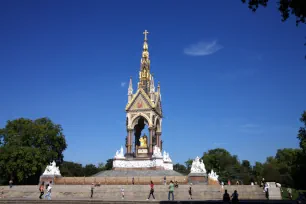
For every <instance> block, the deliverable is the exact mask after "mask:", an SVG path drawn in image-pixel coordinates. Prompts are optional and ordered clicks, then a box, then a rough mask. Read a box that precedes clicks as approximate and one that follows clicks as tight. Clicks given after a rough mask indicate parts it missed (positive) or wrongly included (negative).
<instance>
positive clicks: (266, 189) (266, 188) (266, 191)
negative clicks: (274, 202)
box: [265, 183, 269, 200]
mask: <svg viewBox="0 0 306 204" xmlns="http://www.w3.org/2000/svg"><path fill="white" fill-rule="evenodd" d="M265 195H266V198H267V200H269V186H268V184H267V183H266V186H265Z"/></svg>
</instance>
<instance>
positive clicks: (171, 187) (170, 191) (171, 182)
mask: <svg viewBox="0 0 306 204" xmlns="http://www.w3.org/2000/svg"><path fill="white" fill-rule="evenodd" d="M170 194H172V200H174V184H173V181H172V180H171V181H170V184H169V193H168V200H170Z"/></svg>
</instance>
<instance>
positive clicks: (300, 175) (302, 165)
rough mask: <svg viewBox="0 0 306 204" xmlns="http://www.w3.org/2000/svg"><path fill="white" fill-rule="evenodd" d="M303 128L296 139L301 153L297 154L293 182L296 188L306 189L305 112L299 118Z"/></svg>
mask: <svg viewBox="0 0 306 204" xmlns="http://www.w3.org/2000/svg"><path fill="white" fill-rule="evenodd" d="M300 121H301V122H302V124H303V126H302V127H300V129H299V133H298V136H297V138H298V139H299V141H300V148H301V152H300V153H299V154H298V158H297V166H296V169H297V171H296V175H295V176H296V177H295V180H296V181H297V182H296V185H297V187H299V188H306V183H305V180H306V174H305V172H306V111H304V112H303V113H302V116H301V118H300Z"/></svg>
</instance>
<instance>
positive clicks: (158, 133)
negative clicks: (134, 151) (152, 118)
mask: <svg viewBox="0 0 306 204" xmlns="http://www.w3.org/2000/svg"><path fill="white" fill-rule="evenodd" d="M160 136H161V132H156V145H157V146H158V147H159V148H160V147H161V143H160V140H161V138H160Z"/></svg>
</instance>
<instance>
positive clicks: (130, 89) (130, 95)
mask: <svg viewBox="0 0 306 204" xmlns="http://www.w3.org/2000/svg"><path fill="white" fill-rule="evenodd" d="M132 96H133V83H132V77H130V83H129V88H128V101H129V102H130V100H132Z"/></svg>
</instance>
